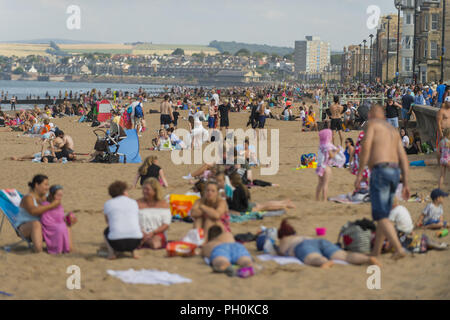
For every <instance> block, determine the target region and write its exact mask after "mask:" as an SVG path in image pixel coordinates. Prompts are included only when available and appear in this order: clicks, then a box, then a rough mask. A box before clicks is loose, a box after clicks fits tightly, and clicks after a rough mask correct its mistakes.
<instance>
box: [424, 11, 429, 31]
mask: <svg viewBox="0 0 450 320" xmlns="http://www.w3.org/2000/svg"><path fill="white" fill-rule="evenodd" d="M429 25H430V15H429V14H425V20H424V22H423V30H425V31H428V28H429Z"/></svg>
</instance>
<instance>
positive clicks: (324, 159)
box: [316, 129, 339, 201]
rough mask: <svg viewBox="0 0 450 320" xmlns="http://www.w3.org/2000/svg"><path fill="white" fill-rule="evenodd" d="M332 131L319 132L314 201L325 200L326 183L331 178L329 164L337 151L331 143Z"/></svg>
mask: <svg viewBox="0 0 450 320" xmlns="http://www.w3.org/2000/svg"><path fill="white" fill-rule="evenodd" d="M332 134H333V133H332V131H331V130H330V129H324V130H321V131H320V132H319V139H320V146H319V152H318V157H317V160H318V163H317V170H316V173H317V175H318V176H319V183H318V185H317V189H316V200H317V201H320V199H321V197H323V201H326V199H327V193H328V183H329V180H330V177H331V163H332V159H333V158H334V157H335V156H336V154H337V153H338V151H339V149H338V148H337V147H336V146H334V145H333V144H332V143H331V139H332Z"/></svg>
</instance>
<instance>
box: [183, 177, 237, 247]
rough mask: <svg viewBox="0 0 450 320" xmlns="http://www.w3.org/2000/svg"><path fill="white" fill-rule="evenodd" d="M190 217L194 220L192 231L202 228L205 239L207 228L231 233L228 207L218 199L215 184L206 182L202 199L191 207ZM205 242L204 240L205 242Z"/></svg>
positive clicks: (217, 189)
mask: <svg viewBox="0 0 450 320" xmlns="http://www.w3.org/2000/svg"><path fill="white" fill-rule="evenodd" d="M191 217H192V218H193V219H194V229H199V228H203V230H204V232H205V238H207V235H208V230H209V228H211V227H212V226H214V225H218V226H220V227H221V228H222V229H223V230H224V232H230V231H231V230H230V216H229V215H228V205H227V202H226V201H225V200H224V199H222V198H221V197H220V195H219V187H218V185H217V183H216V182H213V181H209V182H207V184H206V187H205V192H204V195H203V197H202V198H201V199H199V200H197V201H196V202H195V203H194V205H193V206H192V210H191ZM207 240H208V239H205V241H207Z"/></svg>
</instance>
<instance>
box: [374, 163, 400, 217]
mask: <svg viewBox="0 0 450 320" xmlns="http://www.w3.org/2000/svg"><path fill="white" fill-rule="evenodd" d="M399 182H400V169H399V168H390V167H384V168H382V167H374V168H373V169H372V171H371V174H370V201H371V202H372V218H373V220H375V221H378V220H381V219H387V218H389V213H390V212H391V209H392V200H393V199H394V196H395V192H396V190H397V186H398V183H399Z"/></svg>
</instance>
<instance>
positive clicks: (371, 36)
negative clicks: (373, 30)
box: [369, 34, 373, 82]
mask: <svg viewBox="0 0 450 320" xmlns="http://www.w3.org/2000/svg"><path fill="white" fill-rule="evenodd" d="M369 38H370V52H369V53H370V58H369V61H370V62H369V73H370V77H369V78H370V79H369V82H372V51H373V47H372V38H373V34H370V35H369Z"/></svg>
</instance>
